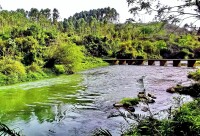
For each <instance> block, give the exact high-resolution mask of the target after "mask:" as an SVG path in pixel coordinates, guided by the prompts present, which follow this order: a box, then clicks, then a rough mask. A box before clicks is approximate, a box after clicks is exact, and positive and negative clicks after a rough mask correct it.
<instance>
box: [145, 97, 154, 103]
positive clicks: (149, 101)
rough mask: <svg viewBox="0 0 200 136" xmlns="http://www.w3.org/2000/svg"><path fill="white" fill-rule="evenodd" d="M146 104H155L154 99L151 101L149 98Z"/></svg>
mask: <svg viewBox="0 0 200 136" xmlns="http://www.w3.org/2000/svg"><path fill="white" fill-rule="evenodd" d="M147 102H148V103H154V102H155V100H154V99H152V98H149V99H148V101H147Z"/></svg>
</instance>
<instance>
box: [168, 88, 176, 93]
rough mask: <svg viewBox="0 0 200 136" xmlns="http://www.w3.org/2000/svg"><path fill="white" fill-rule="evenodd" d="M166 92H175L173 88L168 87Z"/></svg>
mask: <svg viewBox="0 0 200 136" xmlns="http://www.w3.org/2000/svg"><path fill="white" fill-rule="evenodd" d="M166 92H168V93H175V92H176V90H175V88H174V87H170V88H168V89H167V90H166Z"/></svg>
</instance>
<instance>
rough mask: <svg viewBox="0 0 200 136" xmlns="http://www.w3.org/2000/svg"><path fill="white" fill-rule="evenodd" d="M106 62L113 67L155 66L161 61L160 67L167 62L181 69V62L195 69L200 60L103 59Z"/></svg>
mask: <svg viewBox="0 0 200 136" xmlns="http://www.w3.org/2000/svg"><path fill="white" fill-rule="evenodd" d="M103 60H104V61H106V62H108V63H110V64H113V65H117V64H119V65H126V64H128V65H143V64H144V62H145V61H147V62H148V65H155V61H160V66H167V61H173V66H174V67H180V66H181V61H187V66H188V67H194V65H195V63H196V61H200V59H103Z"/></svg>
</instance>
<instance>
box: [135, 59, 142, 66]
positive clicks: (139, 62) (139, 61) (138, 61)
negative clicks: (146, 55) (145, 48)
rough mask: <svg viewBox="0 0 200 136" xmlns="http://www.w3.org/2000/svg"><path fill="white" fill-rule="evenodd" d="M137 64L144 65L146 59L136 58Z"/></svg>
mask: <svg viewBox="0 0 200 136" xmlns="http://www.w3.org/2000/svg"><path fill="white" fill-rule="evenodd" d="M135 65H144V60H136V61H135Z"/></svg>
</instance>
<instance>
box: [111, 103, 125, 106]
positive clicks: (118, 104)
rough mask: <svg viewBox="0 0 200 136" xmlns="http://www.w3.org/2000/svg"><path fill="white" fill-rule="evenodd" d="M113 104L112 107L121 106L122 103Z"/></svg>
mask: <svg viewBox="0 0 200 136" xmlns="http://www.w3.org/2000/svg"><path fill="white" fill-rule="evenodd" d="M113 106H114V107H123V104H121V103H115V104H113Z"/></svg>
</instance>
